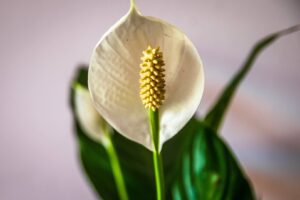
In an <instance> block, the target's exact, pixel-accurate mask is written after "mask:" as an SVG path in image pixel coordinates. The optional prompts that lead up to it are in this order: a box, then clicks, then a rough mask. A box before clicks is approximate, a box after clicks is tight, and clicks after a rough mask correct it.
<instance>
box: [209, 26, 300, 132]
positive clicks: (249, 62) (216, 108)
mask: <svg viewBox="0 0 300 200" xmlns="http://www.w3.org/2000/svg"><path fill="white" fill-rule="evenodd" d="M299 29H300V25H297V26H293V27H291V28H288V29H285V30H282V31H279V32H277V33H273V34H271V35H269V36H267V37H265V38H264V39H262V40H260V41H259V42H257V43H256V45H254V47H253V49H252V51H251V52H250V54H249V56H248V57H247V59H246V62H245V63H244V64H243V65H242V67H241V68H240V70H239V71H238V72H237V73H236V74H235V75H234V77H233V78H232V80H231V81H230V82H229V83H228V84H227V86H226V87H225V89H224V90H223V92H222V93H221V95H220V96H219V98H218V99H217V101H216V102H215V104H214V105H213V106H212V107H211V109H210V111H209V112H208V114H207V115H206V117H205V119H204V121H205V123H206V124H207V125H209V126H210V127H211V128H212V129H214V130H215V131H216V132H218V130H219V128H220V126H221V124H222V121H223V118H224V115H225V113H226V111H227V108H228V106H229V104H230V102H231V99H232V98H233V96H234V94H235V92H236V90H237V88H238V86H239V85H240V83H241V82H242V81H243V80H244V78H245V76H246V75H247V74H248V72H249V70H250V69H251V67H252V66H253V64H254V61H255V60H256V58H257V57H258V55H259V54H260V53H261V52H262V51H263V50H264V49H265V48H266V47H268V46H269V45H270V44H272V43H273V42H274V41H275V40H276V39H278V38H279V37H281V36H284V35H287V34H290V33H293V32H295V31H299Z"/></svg>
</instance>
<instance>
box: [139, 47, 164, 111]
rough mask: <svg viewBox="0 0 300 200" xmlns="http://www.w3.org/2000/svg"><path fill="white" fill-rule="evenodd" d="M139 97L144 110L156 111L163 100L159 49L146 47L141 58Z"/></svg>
mask: <svg viewBox="0 0 300 200" xmlns="http://www.w3.org/2000/svg"><path fill="white" fill-rule="evenodd" d="M141 60H142V63H141V65H140V66H141V71H140V89H141V91H140V97H141V100H142V102H143V104H144V105H145V108H150V109H152V110H153V111H155V110H156V109H158V108H159V107H160V106H161V105H162V103H163V101H164V99H165V79H164V77H165V74H164V71H165V70H164V68H163V66H164V65H165V63H164V61H163V55H162V52H160V51H159V47H158V48H156V49H154V48H152V47H150V46H149V47H148V48H147V49H146V50H145V51H143V56H142V57H141Z"/></svg>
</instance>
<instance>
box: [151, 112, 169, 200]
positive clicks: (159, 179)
mask: <svg viewBox="0 0 300 200" xmlns="http://www.w3.org/2000/svg"><path fill="white" fill-rule="evenodd" d="M149 122H150V130H151V137H152V143H153V147H154V150H153V164H154V173H155V183H156V194H157V200H164V199H165V183H164V171H163V163H162V156H161V154H160V149H159V113H158V110H156V111H153V110H152V109H149Z"/></svg>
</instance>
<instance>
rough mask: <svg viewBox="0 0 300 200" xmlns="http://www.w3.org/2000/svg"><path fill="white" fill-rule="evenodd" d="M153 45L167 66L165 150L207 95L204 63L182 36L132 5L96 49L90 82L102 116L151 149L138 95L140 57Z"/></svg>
mask: <svg viewBox="0 0 300 200" xmlns="http://www.w3.org/2000/svg"><path fill="white" fill-rule="evenodd" d="M149 45H150V46H152V47H153V48H155V47H158V46H159V47H160V50H161V51H162V52H163V57H164V61H165V63H166V65H165V70H166V77H165V80H166V88H165V89H166V95H165V97H166V98H165V101H164V103H163V105H162V106H161V107H160V108H159V116H160V121H159V122H160V149H161V147H162V145H163V143H164V142H165V141H167V140H168V139H170V138H171V137H173V136H174V135H175V134H176V133H178V132H179V131H180V129H182V128H183V126H184V125H185V124H186V123H187V122H188V121H189V120H190V118H191V117H192V116H193V114H194V113H195V112H196V110H197V107H198V105H199V103H200V100H201V97H202V94H203V88H204V72H203V67H202V61H201V59H200V57H199V55H198V52H197V50H196V48H195V47H194V45H193V44H192V42H191V41H190V40H189V39H188V37H187V36H186V35H185V34H184V33H183V32H181V31H180V30H178V29H177V28H176V27H175V26H173V25H170V24H168V23H167V22H164V21H162V20H159V19H156V18H153V17H145V16H142V15H141V14H140V12H139V11H138V10H137V9H136V7H135V6H132V8H131V9H130V11H129V12H128V14H127V15H125V16H124V17H122V18H121V19H120V20H119V21H118V22H117V23H116V24H115V25H114V26H113V27H111V28H110V29H109V30H108V32H107V33H106V34H105V35H104V36H103V37H102V38H101V39H100V41H99V43H98V44H97V45H96V47H95V49H94V51H93V53H92V57H91V62H90V67H89V77H88V82H89V88H90V92H91V95H92V99H93V101H94V103H95V107H96V109H97V110H98V112H99V113H100V114H101V116H102V117H104V118H105V120H106V121H107V122H108V123H109V124H111V126H112V127H113V128H115V129H116V130H117V131H118V132H119V133H121V134H122V135H124V136H125V137H127V138H129V139H131V140H133V141H135V142H138V143H140V144H142V145H144V146H145V147H147V148H148V149H150V150H153V147H152V142H151V136H150V128H149V122H148V115H147V110H146V109H145V108H144V106H143V104H142V102H141V99H140V96H139V92H140V88H139V72H140V66H139V65H140V62H141V60H140V57H141V56H142V51H143V50H145V49H146V48H147V47H148V46H149Z"/></svg>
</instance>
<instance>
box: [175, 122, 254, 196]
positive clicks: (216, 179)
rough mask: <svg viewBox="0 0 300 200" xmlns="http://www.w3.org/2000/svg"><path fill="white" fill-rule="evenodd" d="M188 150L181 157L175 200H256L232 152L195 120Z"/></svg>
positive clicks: (176, 178)
mask: <svg viewBox="0 0 300 200" xmlns="http://www.w3.org/2000/svg"><path fill="white" fill-rule="evenodd" d="M189 126H190V131H189V132H188V133H187V134H189V135H188V138H187V139H186V140H185V144H184V147H185V148H184V150H183V151H182V152H181V154H179V155H177V156H178V163H177V164H176V165H178V166H179V168H178V169H177V170H176V171H177V173H176V174H177V176H176V177H173V181H172V182H173V185H172V189H171V193H172V199H188V200H197V199H200V200H201V199H204V200H209V199H214V200H218V199H219V200H235V199H236V200H251V199H255V198H254V195H253V193H252V189H251V186H250V184H249V183H248V180H247V179H246V177H245V176H244V174H243V172H242V171H241V169H240V167H239V164H238V162H237V161H236V159H235V157H234V156H233V154H232V152H231V150H230V149H229V148H228V146H227V145H226V144H225V143H224V142H223V141H222V139H221V138H220V137H219V136H218V135H217V134H216V133H215V132H214V130H213V129H210V128H209V127H206V126H205V125H204V124H203V123H200V122H198V121H196V120H191V122H190V123H189Z"/></svg>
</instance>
